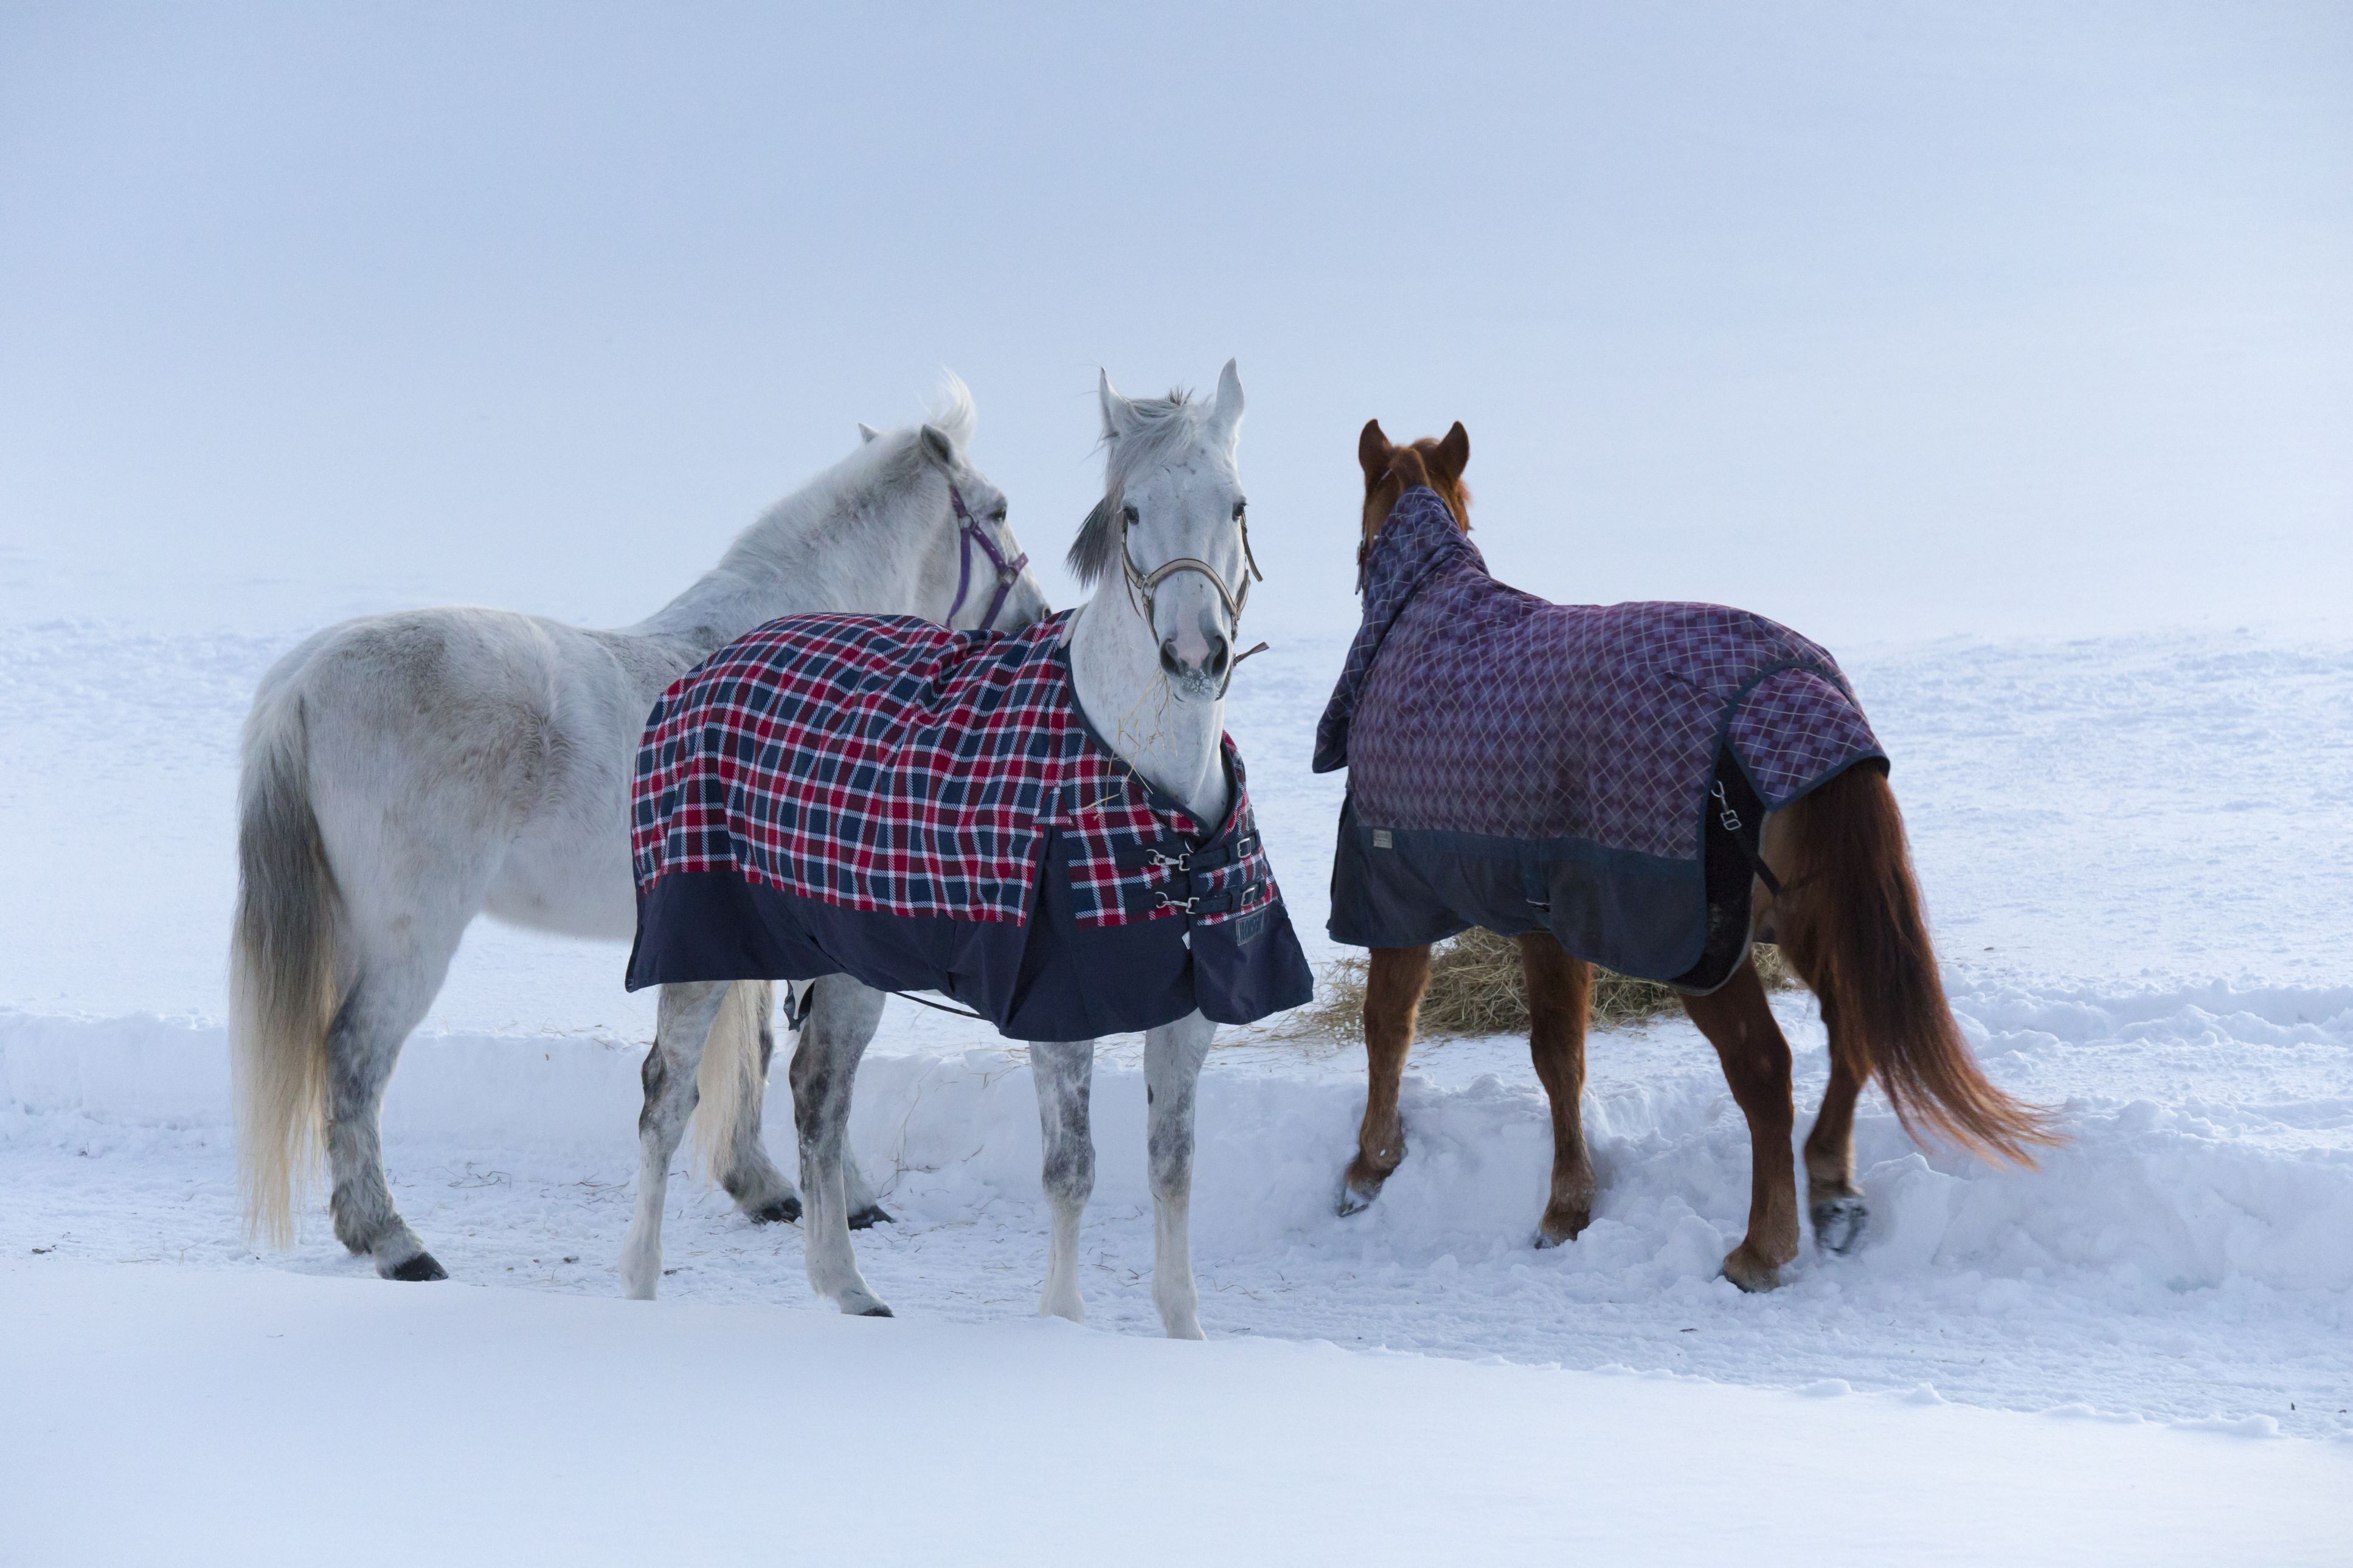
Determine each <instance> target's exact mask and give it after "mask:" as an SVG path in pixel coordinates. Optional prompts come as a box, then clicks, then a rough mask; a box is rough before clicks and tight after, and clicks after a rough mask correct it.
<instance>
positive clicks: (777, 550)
mask: <svg viewBox="0 0 2353 1568" xmlns="http://www.w3.org/2000/svg"><path fill="white" fill-rule="evenodd" d="M974 423H975V416H974V413H973V406H972V400H971V397H970V396H969V395H967V394H966V393H965V389H964V387H963V385H962V384H961V383H958V382H956V381H955V380H954V378H950V380H949V383H948V385H947V389H946V395H945V396H944V399H943V400H942V402H941V404H940V405H939V406H938V408H937V409H935V410H934V414H933V416H932V419H931V421H930V423H928V424H925V425H922V426H907V427H905V428H902V429H900V430H896V431H892V432H890V433H888V434H883V433H880V432H876V431H872V430H865V429H864V427H863V426H860V428H861V430H863V431H864V435H865V440H864V441H863V443H862V444H861V445H860V447H859V448H858V449H857V450H856V451H855V452H853V453H852V454H851V455H850V456H849V458H845V459H844V460H843V461H841V462H840V463H838V464H836V465H835V466H834V467H833V468H829V469H828V470H827V471H826V472H825V473H823V474H820V475H819V476H818V478H817V479H814V480H812V481H811V482H810V483H808V484H807V486H805V487H803V488H802V489H799V490H797V491H796V492H794V493H793V494H792V495H790V496H787V497H786V499H785V500H782V501H780V502H778V503H777V504H776V506H775V507H774V508H773V509H771V510H769V512H768V513H767V514H766V515H765V517H763V518H762V519H761V520H760V521H758V522H756V523H754V524H753V525H752V527H751V528H749V529H747V530H745V531H744V533H743V534H742V535H741V536H739V537H738V538H737V539H736V540H735V542H733V545H731V546H730V547H729V549H728V551H727V553H726V555H725V556H724V558H723V559H722V560H721V562H720V563H719V564H718V566H717V567H716V568H714V569H713V570H712V571H711V572H710V573H708V574H705V575H704V576H703V577H702V580H701V581H699V582H697V583H696V584H693V586H691V587H690V588H688V589H687V590H686V592H685V593H683V594H681V595H679V596H678V597H677V598H676V599H674V600H672V601H671V602H670V605H668V606H667V607H665V608H664V609H662V610H660V611H659V612H658V613H656V614H655V615H654V616H651V617H649V618H648V619H647V620H645V621H643V622H640V623H639V624H638V625H637V626H631V627H628V628H627V629H625V630H618V631H590V630H585V629H582V628H579V627H575V626H562V625H559V624H557V623H555V622H553V621H548V620H544V619H542V618H540V617H538V616H522V615H516V614H512V613H510V612H506V611H499V610H478V609H442V610H418V611H410V612H406V613H404V614H399V615H390V616H370V617H368V618H366V619H363V620H356V621H350V622H346V623H345V624H343V625H342V626H335V627H332V628H330V629H329V630H327V631H324V632H322V633H320V634H319V635H318V636H316V637H311V639H310V640H309V641H307V642H305V643H303V644H302V645H301V647H297V648H296V649H295V650H294V651H293V652H291V653H290V654H288V655H287V656H286V657H285V658H282V659H280V661H279V662H278V664H277V665H276V666H275V667H274V668H272V669H271V670H270V671H269V674H268V675H267V676H265V677H264V678H263V679H262V682H261V688H260V690H259V692H258V693H257V694H256V695H255V698H254V704H253V711H252V714H251V716H250V717H249V718H248V720H247V722H246V731H245V757H244V776H243V779H242V782H241V784H240V787H239V799H238V810H239V820H238V828H237V860H238V888H237V920H236V932H235V937H234V945H233V950H232V953H231V985H232V991H231V999H232V1013H231V1023H230V1038H231V1050H232V1059H233V1063H234V1067H235V1070H236V1082H237V1157H238V1173H239V1177H240V1184H241V1185H242V1187H243V1189H244V1197H245V1203H246V1212H247V1217H248V1226H249V1227H250V1228H252V1229H253V1230H254V1231H256V1232H257V1233H259V1234H260V1235H262V1236H265V1237H268V1238H269V1239H270V1240H272V1241H275V1242H278V1243H280V1244H283V1243H284V1242H286V1241H289V1240H290V1239H291V1236H292V1231H293V1228H294V1221H295V1217H296V1215H297V1214H298V1212H299V1207H300V1204H299V1188H300V1186H301V1179H302V1177H303V1176H304V1175H305V1174H306V1173H307V1171H308V1169H309V1167H310V1166H311V1163H313V1160H314V1158H315V1154H316V1151H317V1149H318V1145H319V1144H320V1142H322V1141H323V1142H324V1143H325V1145H326V1153H327V1157H328V1161H329V1163H330V1166H331V1173H332V1180H333V1196H332V1210H333V1215H334V1226H335V1235H336V1237H338V1238H339V1239H340V1240H342V1241H343V1244H344V1245H345V1246H346V1247H350V1248H351V1249H352V1250H353V1252H356V1253H360V1254H363V1255H365V1256H367V1257H369V1258H372V1259H373V1260H374V1261H375V1268H376V1272H377V1273H379V1274H381V1275H384V1276H385V1277H386V1278H387V1279H443V1278H445V1275H444V1272H443V1270H442V1268H441V1265H440V1264H439V1263H438V1262H437V1261H436V1260H435V1258H434V1257H433V1255H432V1254H431V1253H429V1252H427V1250H426V1248H425V1245H424V1243H423V1242H422V1241H420V1240H419V1239H418V1238H417V1234H416V1232H415V1231H413V1230H411V1229H410V1228H409V1226H408V1225H407V1222H406V1221H405V1220H404V1219H402V1218H401V1216H400V1214H399V1211H398V1210H397V1209H396V1207H395V1206H394V1205H393V1201H392V1194H391V1190H390V1188H389V1186H388V1185H387V1184H386V1183H385V1171H384V1157H383V1152H382V1144H381V1141H380V1136H379V1132H378V1117H379V1110H380V1108H381V1106H382V1104H383V1100H384V1091H385V1083H386V1081H387V1080H388V1079H390V1077H391V1075H392V1069H393V1064H394V1063H395V1062H396V1060H397V1059H398V1058H399V1054H400V1047H401V1046H402V1044H403V1042H404V1041H405V1040H406V1038H407V1036H408V1032H409V1031H410V1030H411V1029H413V1028H415V1027H416V1026H417V1021H418V1020H419V1019H421V1018H422V1017H423V1016H425V1012H426V1009H427V1008H428V1007H429V1006H430V1005H432V1002H433V998H434V996H435V994H437V993H438V991H439V990H440V988H441V983H442V978H443V976H444V975H446V974H447V973H448V967H449V960H450V958H451V956H452V954H454V953H455V952H456V951H457V948H458V942H459V938H460V937H462V936H463V935H464V933H465V931H466V928H467V926H468V925H469V924H470V923H471V922H472V921H473V920H474V918H475V917H476V916H477V915H480V914H484V913H488V914H490V915H491V916H492V917H493V918H495V919H499V920H502V921H509V922H512V923H514V924H517V925H523V926H529V927H532V928H534V929H536V930H541V931H555V932H559V933H562V934H565V935H570V936H587V937H601V938H605V939H607V940H611V939H615V938H620V939H626V938H627V937H628V935H629V934H630V932H631V931H633V930H634V928H635V906H634V899H633V897H632V888H631V880H630V876H629V865H628V837H627V834H628V806H629V780H630V764H631V759H632V757H633V756H634V754H635V748H636V746H637V742H638V735H639V733H640V731H642V730H643V728H644V723H645V714H646V710H647V709H648V708H649V707H650V706H652V704H653V701H654V699H655V698H656V697H658V696H659V694H660V693H661V691H662V689H663V688H665V687H667V686H668V685H669V684H670V682H671V681H672V680H674V679H677V678H678V676H679V674H680V672H681V671H682V670H684V669H686V668H688V667H689V666H691V665H692V664H693V663H694V662H695V661H696V660H698V659H700V658H702V657H703V656H704V655H705V654H707V653H709V652H710V651H711V650H712V648H714V647H718V646H720V645H721V644H722V643H724V642H726V641H727V640H728V639H729V638H731V637H736V636H738V635H740V634H742V633H743V632H744V631H746V630H748V629H749V628H751V627H753V626H758V625H761V624H762V623H764V622H766V621H770V620H773V619H775V618H776V617H777V616H783V615H789V614H794V613H796V612H800V611H807V610H827V609H861V610H880V611H885V612H892V613H907V614H914V615H922V616H933V617H935V618H939V619H943V620H945V621H948V622H950V623H951V624H954V625H958V626H979V625H983V624H985V623H989V622H996V623H998V624H1002V625H1007V626H1019V625H1025V624H1027V623H1028V622H1029V621H1030V620H1032V619H1033V618H1035V617H1036V616H1038V615H1039V614H1041V613H1043V611H1044V609H1045V596H1044V595H1042V594H1041V593H1039V589H1038V585H1037V583H1036V581H1035V580H1034V579H1033V578H1032V577H1030V576H1029V574H1027V573H1026V572H1024V571H1022V570H1021V563H1023V562H1024V561H1026V559H1027V558H1026V557H1024V556H1023V555H1022V554H1021V552H1020V549H1019V547H1018V545H1017V544H1016V543H1015V542H1014V540H1013V536H1012V534H1011V532H1010V531H1009V530H1008V529H1007V527H1006V523H1005V498H1004V496H1003V495H1002V494H1001V493H1000V492H999V491H998V490H997V488H996V487H995V486H994V485H992V484H990V483H989V482H988V480H987V478H986V477H985V476H984V475H982V474H981V472H980V471H979V470H978V469H976V468H974V467H973V466H972V463H971V461H970V459H969V458H968V457H967V455H966V454H967V450H968V448H969V446H970V443H971V439H972V433H973V426H974ZM976 559H977V560H980V561H982V562H984V563H985V564H986V565H987V566H989V567H993V568H994V570H983V571H979V572H977V573H976V570H975V567H976ZM814 1005H815V1006H816V1008H817V1011H818V1016H820V1017H821V1018H823V1019H825V1020H826V1021H827V1023H828V1026H839V1023H838V1021H839V1019H841V1018H846V1017H857V1016H869V1015H870V1014H879V1010H880V1006H881V1001H880V998H879V997H873V996H871V995H868V994H863V993H862V988H860V987H859V986H857V985H856V984H855V983H853V982H849V981H846V980H845V981H842V982H839V983H838V984H832V985H830V986H828V989H827V991H826V994H824V995H822V996H819V997H817V998H815V999H814ZM774 1011H775V1007H774V989H773V987H771V986H769V985H766V984H742V985H733V986H729V985H718V984H712V985H682V986H670V987H665V988H664V990H663V993H662V997H661V1004H660V1008H659V1024H658V1027H657V1042H658V1043H657V1045H656V1047H655V1049H654V1051H653V1052H652V1053H650V1055H649V1058H648V1065H649V1069H653V1068H659V1066H660V1064H661V1063H662V1062H663V1061H664V1060H665V1059H667V1058H668V1057H669V1056H670V1055H671V1054H674V1052H673V1051H672V1050H671V1049H670V1047H681V1037H682V1036H683V1035H685V1034H686V1033H688V1032H691V1033H692V1035H693V1052H694V1054H697V1055H699V1054H700V1053H701V1051H702V1039H703V1037H704V1036H705V1035H707V1034H712V1033H713V1032H714V1031H715V1032H716V1033H717V1035H718V1036H719V1037H720V1038H721V1040H722V1042H723V1045H724V1044H732V1045H733V1046H734V1047H737V1048H735V1049H732V1050H731V1049H723V1050H722V1051H720V1052H719V1053H718V1054H719V1057H720V1058H721V1059H722V1060H729V1061H733V1060H736V1059H739V1058H742V1059H749V1060H751V1061H753V1062H754V1064H756V1065H759V1066H765V1060H766V1058H767V1054H768V1051H769V1048H770V1041H771V1039H772V1036H771V1034H770V1032H769V1019H770V1016H771V1015H772V1014H773V1013H774ZM869 1026H870V1027H871V1023H870V1025H869ZM681 1048H682V1047H681ZM691 1076H692V1075H691V1073H690V1075H689V1079H690V1081H689V1083H688V1084H687V1086H686V1087H687V1089H688V1090H689V1091H690V1092H691V1090H692V1087H693V1086H692V1083H691ZM739 1098H740V1097H739ZM758 1111H759V1106H758V1101H757V1100H751V1101H750V1102H749V1103H748V1104H746V1105H744V1106H742V1107H741V1108H740V1113H739V1114H737V1115H735V1116H734V1117H733V1118H732V1119H731V1121H730V1129H729V1133H728V1141H727V1142H712V1140H711V1139H709V1138H705V1139H703V1140H702V1142H703V1144H704V1147H705V1150H706V1152H707V1153H708V1154H709V1156H710V1160H709V1163H710V1164H711V1165H712V1168H713V1173H714V1174H715V1175H716V1176H717V1177H718V1178H719V1179H720V1181H721V1183H722V1184H723V1185H724V1186H725V1187H726V1189H727V1191H728V1193H729V1194H731V1195H732V1196H733V1198H734V1199H735V1201H736V1203H737V1205H739V1206H740V1207H742V1208H743V1210H744V1212H745V1213H746V1214H748V1215H752V1217H753V1218H754V1219H755V1220H786V1219H792V1218H795V1217H797V1215H798V1214H799V1210H800V1201H799V1198H798V1195H797V1194H796V1193H795V1192H794V1191H793V1184H791V1183H790V1182H788V1181H786V1179H785V1177H784V1174H783V1173H781V1172H779V1171H778V1170H777V1169H776V1165H775V1163H773V1162H771V1161H770V1160H769V1158H768V1155H767V1153H766V1152H765V1149H764V1147H763V1146H762V1142H761V1138H760V1124H759V1115H758ZM707 1130H708V1129H707V1127H706V1131H707ZM849 1179H850V1181H851V1184H852V1190H853V1191H854V1192H856V1193H857V1194H858V1196H859V1201H860V1205H861V1207H863V1208H864V1209H866V1211H867V1212H869V1213H871V1214H875V1215H879V1211H878V1210H873V1209H872V1208H871V1202H872V1200H871V1196H870V1195H868V1194H866V1193H865V1191H864V1183H863V1182H862V1181H860V1180H858V1178H857V1173H856V1172H855V1171H854V1170H852V1171H851V1172H850V1173H849Z"/></svg>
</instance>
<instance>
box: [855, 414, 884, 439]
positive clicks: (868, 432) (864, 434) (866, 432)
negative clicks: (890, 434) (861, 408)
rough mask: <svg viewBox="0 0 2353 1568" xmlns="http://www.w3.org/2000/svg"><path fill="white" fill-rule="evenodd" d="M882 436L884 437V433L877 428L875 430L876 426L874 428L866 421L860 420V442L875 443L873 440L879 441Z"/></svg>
mask: <svg viewBox="0 0 2353 1568" xmlns="http://www.w3.org/2000/svg"><path fill="white" fill-rule="evenodd" d="M881 435H882V432H881V431H880V430H877V429H876V428H874V426H871V425H869V424H868V423H866V421H865V420H863V419H860V421H859V422H858V438H859V440H860V441H873V440H879V439H880V438H881Z"/></svg>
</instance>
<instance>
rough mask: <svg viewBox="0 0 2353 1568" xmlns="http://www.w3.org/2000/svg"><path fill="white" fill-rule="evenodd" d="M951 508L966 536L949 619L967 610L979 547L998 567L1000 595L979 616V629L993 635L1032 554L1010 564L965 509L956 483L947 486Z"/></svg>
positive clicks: (959, 554) (1023, 554)
mask: <svg viewBox="0 0 2353 1568" xmlns="http://www.w3.org/2000/svg"><path fill="white" fill-rule="evenodd" d="M948 505H950V506H952V507H954V508H955V515H956V531H957V532H958V533H960V534H961V535H963V537H962V539H961V540H960V541H959V542H958V543H957V548H956V591H955V600H954V602H952V603H951V604H950V605H948V615H947V618H948V619H949V620H950V621H951V622H953V621H954V620H955V618H956V612H957V611H959V610H961V609H963V608H964V602H965V597H966V595H969V594H970V593H971V592H972V552H973V547H974V546H975V545H978V546H979V547H980V552H981V553H982V554H983V555H986V556H987V557H988V563H989V564H990V565H992V566H994V567H995V568H997V592H996V593H995V594H993V595H990V597H989V601H988V614H987V615H985V616H981V617H980V629H981V630H982V631H985V632H993V631H995V630H996V629H997V615H998V614H999V613H1000V612H1001V611H1003V609H1004V608H1005V601H1006V600H1007V599H1008V598H1009V597H1011V595H1012V593H1013V584H1016V583H1018V582H1019V581H1020V580H1021V568H1023V567H1024V566H1027V565H1029V552H1028V551H1026V550H1025V551H1023V552H1021V553H1020V554H1018V555H1017V556H1015V557H1014V558H1013V559H1012V560H1010V561H1008V560H1007V559H1006V558H1005V552H1004V551H1002V550H1000V549H999V548H997V541H995V540H994V539H991V538H990V537H989V536H988V531H987V529H985V528H983V527H981V526H980V523H979V521H978V520H977V519H976V518H975V517H974V516H973V515H972V513H971V512H970V511H968V510H965V504H964V492H963V491H962V490H959V489H956V488H955V481H953V480H951V481H949V484H948Z"/></svg>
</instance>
